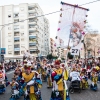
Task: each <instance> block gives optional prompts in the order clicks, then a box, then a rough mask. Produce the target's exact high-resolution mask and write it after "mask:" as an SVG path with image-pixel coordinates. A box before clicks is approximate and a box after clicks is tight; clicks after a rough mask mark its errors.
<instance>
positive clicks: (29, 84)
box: [22, 64, 42, 100]
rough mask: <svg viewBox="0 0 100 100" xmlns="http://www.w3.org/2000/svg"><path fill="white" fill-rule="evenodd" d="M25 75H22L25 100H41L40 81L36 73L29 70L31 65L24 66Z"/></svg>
mask: <svg viewBox="0 0 100 100" xmlns="http://www.w3.org/2000/svg"><path fill="white" fill-rule="evenodd" d="M24 69H25V73H22V76H23V78H24V82H25V84H26V87H25V100H42V99H41V92H40V88H41V85H42V83H41V80H40V78H39V77H37V76H38V73H37V72H35V71H32V70H31V65H30V64H28V65H27V66H24Z"/></svg>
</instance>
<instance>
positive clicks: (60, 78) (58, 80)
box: [51, 60, 68, 100]
mask: <svg viewBox="0 0 100 100" xmlns="http://www.w3.org/2000/svg"><path fill="white" fill-rule="evenodd" d="M54 65H55V68H56V69H55V71H54V72H53V73H52V80H53V91H52V95H51V100H65V99H64V88H65V87H64V80H67V79H68V72H67V71H66V70H65V69H64V68H61V67H60V61H59V60H56V61H55V63H54ZM57 94H59V95H57ZM57 96H58V97H59V98H57Z"/></svg>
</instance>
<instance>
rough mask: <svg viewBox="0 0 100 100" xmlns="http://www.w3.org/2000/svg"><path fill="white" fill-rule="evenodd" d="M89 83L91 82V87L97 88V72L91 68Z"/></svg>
mask: <svg viewBox="0 0 100 100" xmlns="http://www.w3.org/2000/svg"><path fill="white" fill-rule="evenodd" d="M91 81H92V84H91V86H93V87H94V86H96V87H97V81H98V76H97V70H96V69H95V68H93V69H92V72H91Z"/></svg>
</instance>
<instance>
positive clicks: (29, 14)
mask: <svg viewBox="0 0 100 100" xmlns="http://www.w3.org/2000/svg"><path fill="white" fill-rule="evenodd" d="M37 15H38V14H37V13H36V12H29V13H28V16H29V17H36V16H37Z"/></svg>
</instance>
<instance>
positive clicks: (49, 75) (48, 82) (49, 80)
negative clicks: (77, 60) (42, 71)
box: [46, 64, 52, 88]
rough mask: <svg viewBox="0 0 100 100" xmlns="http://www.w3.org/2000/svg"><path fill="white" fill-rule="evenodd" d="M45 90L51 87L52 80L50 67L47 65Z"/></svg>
mask: <svg viewBox="0 0 100 100" xmlns="http://www.w3.org/2000/svg"><path fill="white" fill-rule="evenodd" d="M46 74H47V88H50V87H52V80H51V66H50V65H49V64H48V65H47V71H46Z"/></svg>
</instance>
